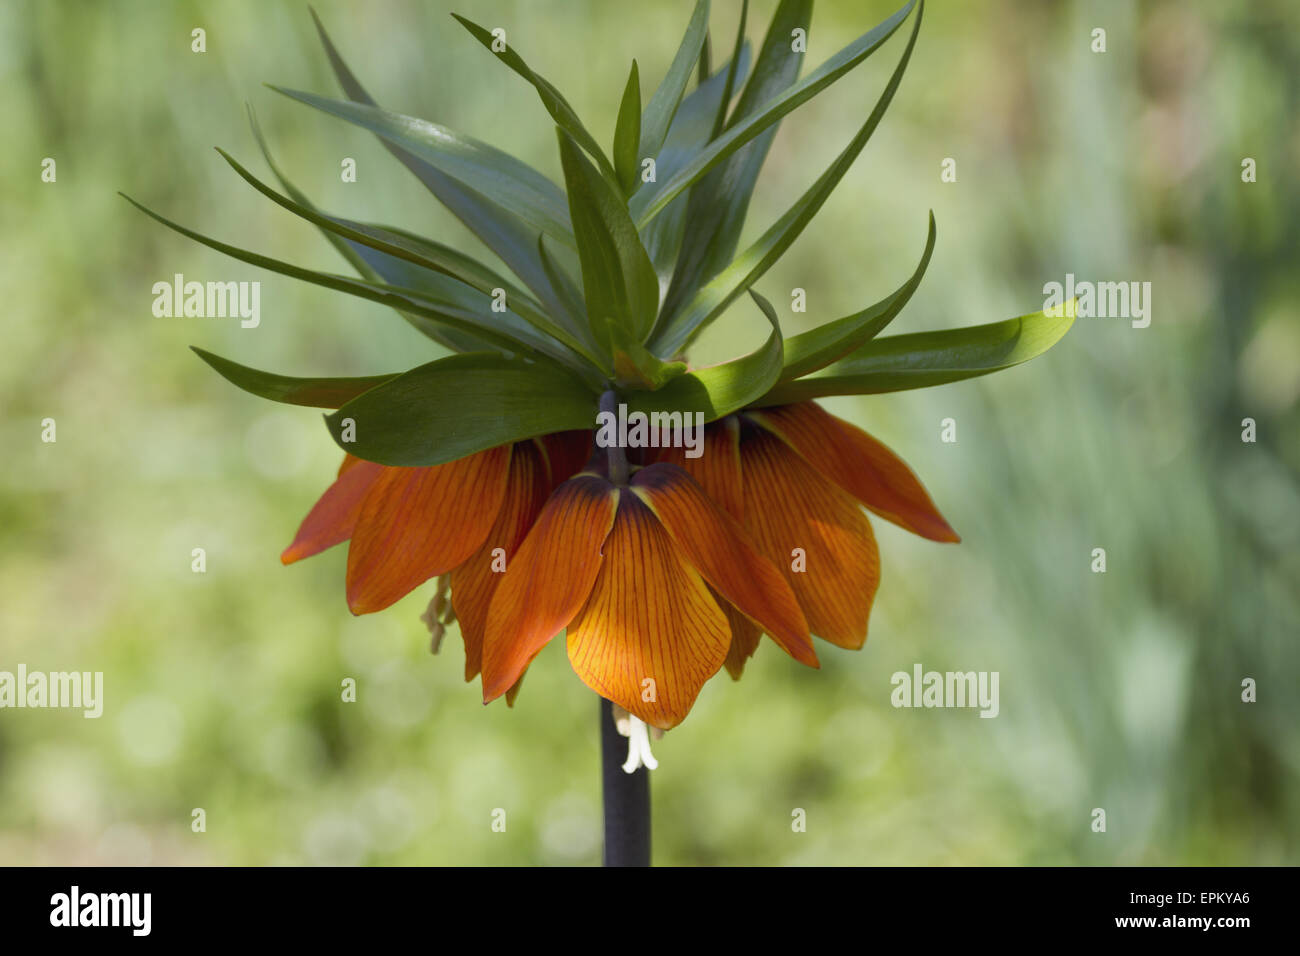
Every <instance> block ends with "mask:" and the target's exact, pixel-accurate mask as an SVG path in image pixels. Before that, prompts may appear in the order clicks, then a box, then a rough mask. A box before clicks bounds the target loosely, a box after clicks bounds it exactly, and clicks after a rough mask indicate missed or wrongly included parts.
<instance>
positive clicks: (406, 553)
mask: <svg viewBox="0 0 1300 956" xmlns="http://www.w3.org/2000/svg"><path fill="white" fill-rule="evenodd" d="M590 445H591V435H590V434H589V433H587V432H582V431H574V432H561V433H558V434H554V435H546V436H544V437H542V438H540V439H534V440H529V441H522V442H515V443H514V444H511V445H502V446H500V447H497V448H491V449H488V450H487V451H482V452H478V453H476V454H473V455H468V456H466V457H465V458H460V459H457V460H456V461H452V462H448V463H446V464H443V465H432V466H429V467H426V468H402V467H389V466H385V465H378V464H375V463H373V462H368V461H362V460H361V459H359V458H355V457H353V456H351V455H348V456H347V457H345V458H344V460H343V464H342V465H341V466H340V467H339V474H338V478H337V479H336V480H335V482H334V483H333V484H332V485H330V487H329V488H328V489H326V491H325V493H324V494H323V495H321V497H320V500H318V501H317V502H316V505H315V506H314V507H313V508H312V509H311V511H310V512H309V513H308V514H307V517H306V518H305V519H304V520H303V522H302V525H301V526H300V527H299V528H298V533H297V534H296V535H295V536H294V539H293V542H292V543H291V544H290V545H289V547H288V548H286V549H285V550H284V553H283V554H281V555H280V560H281V561H282V562H283V563H285V564H292V563H294V562H295V561H299V560H301V559H303V558H308V557H311V556H312V555H315V554H319V553H320V552H321V551H324V550H326V549H327V548H330V547H333V546H334V545H336V544H341V543H342V542H344V541H350V543H349V546H348V565H347V601H348V607H349V608H350V609H351V611H352V613H353V614H369V613H372V612H374V611H382V610H383V609H384V608H386V607H388V606H390V605H391V604H393V603H394V602H396V601H398V600H400V599H401V598H403V597H405V596H406V595H407V594H408V593H410V592H411V591H412V590H413V589H414V588H416V587H418V586H420V585H421V584H423V583H424V582H425V581H428V580H429V579H430V578H433V577H438V576H440V575H444V574H445V575H447V576H448V579H449V583H450V585H451V599H452V608H453V609H454V611H455V614H456V617H457V619H458V620H459V622H460V629H461V634H462V635H463V637H464V640H465V679H466V680H467V681H468V680H473V679H474V677H475V676H477V674H478V672H479V661H480V657H481V650H482V645H483V627H484V623H485V620H486V617H487V607H488V603H489V601H490V600H491V597H492V593H493V591H494V590H495V589H496V586H497V583H498V582H499V580H500V578H501V575H500V574H499V573H494V565H496V566H497V567H498V568H499V567H501V566H503V565H504V564H505V563H506V562H508V561H509V560H510V558H511V557H512V556H513V555H514V553H515V552H516V550H518V548H519V544H520V542H521V541H522V540H523V538H524V535H525V534H526V533H527V532H528V529H529V528H530V527H531V526H532V524H533V521H534V519H535V518H536V517H537V515H538V513H539V512H540V511H541V509H542V504H543V503H544V502H545V501H546V498H547V495H549V494H550V492H551V490H552V489H553V488H554V487H556V485H558V484H560V483H561V482H563V481H564V480H566V479H567V478H568V477H569V476H570V475H572V474H574V473H575V472H576V471H577V470H578V468H579V467H581V463H582V462H583V461H584V460H585V459H586V457H587V455H588V450H589V447H590Z"/></svg>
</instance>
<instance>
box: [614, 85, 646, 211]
mask: <svg viewBox="0 0 1300 956" xmlns="http://www.w3.org/2000/svg"><path fill="white" fill-rule="evenodd" d="M640 146H641V79H640V76H639V75H638V73H637V68H636V60H633V61H632V71H631V72H630V73H628V75H627V86H625V87H624V88H623V101H622V102H621V103H619V106H618V122H617V123H616V124H615V126H614V170H615V171H616V172H617V173H618V184H619V186H621V187H622V188H623V195H625V196H630V195H631V194H632V191H633V190H634V189H635V188H636V184H637V180H638V179H639V178H640V177H639V175H638V173H639V172H640V165H641V163H640V158H639V155H638V153H637V150H638V149H640Z"/></svg>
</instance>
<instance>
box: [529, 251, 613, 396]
mask: <svg viewBox="0 0 1300 956" xmlns="http://www.w3.org/2000/svg"><path fill="white" fill-rule="evenodd" d="M537 255H538V258H540V259H541V262H542V269H543V270H544V271H545V272H546V277H547V279H549V280H550V283H551V286H552V287H553V288H554V289H555V294H556V296H558V297H559V300H560V303H561V304H562V305H563V306H564V309H565V311H566V312H569V313H571V314H573V315H576V316H579V317H580V318H583V325H582V327H583V330H584V331H585V332H586V333H587V336H588V337H590V332H591V330H590V329H589V328H588V327H587V324H586V321H585V316H586V314H587V307H586V306H585V305H584V304H583V302H582V292H581V290H579V289H578V287H577V285H576V284H575V283H574V281H573V280H572V279H570V278H569V275H568V273H567V272H565V271H564V270H562V269H561V268H560V267H559V266H558V265H557V264H556V262H555V259H554V257H553V256H552V255H551V254H550V252H549V251H547V248H546V236H545V234H544V233H540V232H539V233H538V234H537ZM592 344H593V346H594V344H595V343H594V342H593V343H592ZM592 360H593V361H595V362H596V365H597V366H599V367H600V368H602V369H604V370H605V371H609V369H608V368H606V363H605V362H604V361H603V360H600V357H599V356H594V357H593V359H592Z"/></svg>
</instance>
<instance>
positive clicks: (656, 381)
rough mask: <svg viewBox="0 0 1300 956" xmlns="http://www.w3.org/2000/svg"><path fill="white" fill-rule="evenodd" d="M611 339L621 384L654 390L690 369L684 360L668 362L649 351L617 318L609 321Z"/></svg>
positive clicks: (615, 365) (615, 370) (617, 379)
mask: <svg viewBox="0 0 1300 956" xmlns="http://www.w3.org/2000/svg"><path fill="white" fill-rule="evenodd" d="M609 341H610V346H611V348H610V351H611V352H612V353H613V356H614V376H615V383H616V384H617V385H619V386H622V387H631V388H639V389H649V390H650V391H654V390H655V389H659V388H663V387H664V385H666V384H668V383H669V382H671V381H672V380H673V379H675V378H677V377H678V376H681V375H684V374H686V372H687V366H686V363H685V362H665V361H663V360H662V359H660V358H659V357H658V356H656V355H652V354H650V353H649V352H647V351H646V348H645V346H644V345H642V344H641V343H640V342H638V341H637V340H636V339H634V338H632V337H631V336H630V335H628V333H627V331H626V330H625V329H624V328H623V327H622V326H621V325H619V324H618V323H617V322H610V323H609Z"/></svg>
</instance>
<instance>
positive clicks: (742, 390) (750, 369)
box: [626, 289, 783, 422]
mask: <svg viewBox="0 0 1300 956" xmlns="http://www.w3.org/2000/svg"><path fill="white" fill-rule="evenodd" d="M749 294H750V296H752V297H753V299H754V301H755V302H756V303H757V304H758V307H759V309H761V310H762V312H763V315H764V316H765V317H766V318H767V321H768V322H770V323H771V325H772V332H771V334H770V335H769V336H768V338H767V341H766V342H765V343H764V344H763V345H762V346H761V347H760V348H759V349H758V350H757V351H755V352H751V353H750V354H749V355H745V356H742V357H740V358H738V359H735V360H733V361H730V362H724V363H723V364H721V365H713V366H710V367H708V368H701V369H696V370H695V371H693V372H687V373H686V374H685V375H682V376H680V377H678V378H675V379H673V380H672V381H670V382H668V384H666V385H664V386H663V387H662V388H660V389H659V390H658V391H654V392H630V393H628V394H627V397H626V401H627V404H628V408H629V409H631V410H635V411H643V412H646V413H649V412H653V411H666V412H673V411H680V412H690V413H692V414H693V413H695V412H703V413H704V420H705V421H707V422H711V421H714V420H715V419H718V418H721V417H722V416H723V415H729V414H730V413H731V412H734V411H736V409H738V408H744V407H745V406H746V405H749V404H752V403H753V402H754V401H756V400H757V399H758V398H759V397H760V396H762V395H764V394H766V393H767V391H768V390H769V389H771V388H772V386H773V385H775V384H776V381H777V379H778V378H779V377H780V375H781V356H782V352H783V349H782V343H781V326H780V323H779V322H778V321H777V317H776V310H775V309H773V308H772V304H771V303H770V302H768V301H767V299H765V298H763V297H762V296H761V295H759V294H758V293H757V292H755V291H754V290H753V289H750V290H749Z"/></svg>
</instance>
